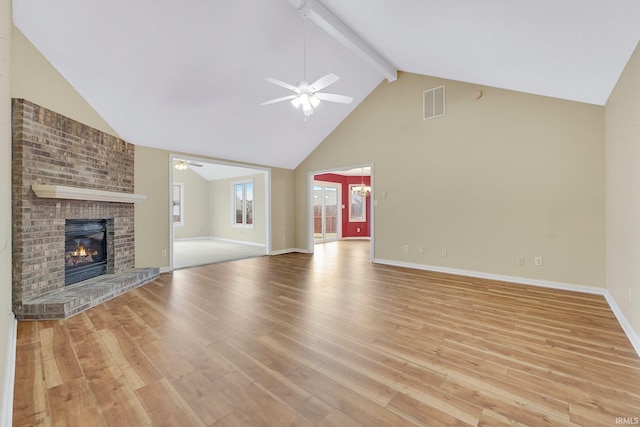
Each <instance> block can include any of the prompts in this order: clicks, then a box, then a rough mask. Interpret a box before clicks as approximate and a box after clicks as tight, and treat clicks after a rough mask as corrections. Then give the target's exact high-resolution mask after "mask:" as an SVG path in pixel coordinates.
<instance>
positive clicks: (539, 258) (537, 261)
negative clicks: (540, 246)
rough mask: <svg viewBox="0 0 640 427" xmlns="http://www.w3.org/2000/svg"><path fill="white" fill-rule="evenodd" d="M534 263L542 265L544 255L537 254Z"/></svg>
mask: <svg viewBox="0 0 640 427" xmlns="http://www.w3.org/2000/svg"><path fill="white" fill-rule="evenodd" d="M533 263H534V264H535V265H537V266H538V267H540V266H542V257H541V256H537V257H535V258H534V259H533Z"/></svg>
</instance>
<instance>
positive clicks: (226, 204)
mask: <svg viewBox="0 0 640 427" xmlns="http://www.w3.org/2000/svg"><path fill="white" fill-rule="evenodd" d="M246 179H253V198H254V202H253V203H254V208H253V209H254V215H253V217H254V227H253V228H245V227H234V226H232V225H231V219H232V216H231V212H232V207H231V203H232V199H231V194H232V193H231V192H232V188H231V185H232V183H233V182H236V181H242V180H246ZM209 199H210V200H211V235H212V236H213V237H218V238H222V239H228V240H236V241H241V242H248V243H259V244H263V245H264V244H266V232H267V228H266V223H265V209H266V203H265V174H264V173H259V174H255V175H251V176H245V177H238V178H233V179H219V180H216V181H212V182H211V186H210V193H209Z"/></svg>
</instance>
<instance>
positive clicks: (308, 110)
mask: <svg viewBox="0 0 640 427" xmlns="http://www.w3.org/2000/svg"><path fill="white" fill-rule="evenodd" d="M299 12H300V14H301V15H302V17H303V18H304V50H303V80H302V81H301V82H298V84H297V85H296V86H294V85H291V84H289V83H285V82H283V81H281V80H278V79H274V78H271V77H269V78H266V79H265V80H266V81H268V82H269V83H273V84H275V85H278V86H280V87H283V88H285V89H289V90H291V91H293V92H295V95H288V96H283V97H282V98H276V99H272V100H271V101H266V102H263V103H262V104H260V105H269V104H275V103H277V102H282V101H291V103H292V104H293V105H294V107H296V108H299V107H300V106H302V112H303V113H304V118H305V121H306V120H307V118H309V116H311V114H313V109H314V108H316V107H317V106H318V105H319V104H320V101H329V102H337V103H340V104H351V102H352V101H353V98H352V97H350V96H345V95H337V94H335V93H323V92H319V91H320V90H322V89H324V88H325V87H327V86H329V85H332V84H333V83H335V82H336V81H338V80H339V79H340V77H338V76H336V75H335V74H333V73H329V74H327V75H326V76H324V77H320V78H319V79H318V80H316V81H315V82H313V83H311V84H309V82H308V81H307V14H308V11H306V10H305V9H304V8H301V9H300V10H299Z"/></svg>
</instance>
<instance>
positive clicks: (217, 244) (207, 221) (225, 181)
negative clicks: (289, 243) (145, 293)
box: [170, 154, 271, 270]
mask: <svg viewBox="0 0 640 427" xmlns="http://www.w3.org/2000/svg"><path fill="white" fill-rule="evenodd" d="M170 168H171V169H170V170H171V172H170V178H171V179H170V181H171V189H170V194H171V200H170V203H171V206H170V210H171V213H170V217H171V228H170V255H171V258H170V260H171V264H170V267H171V269H172V270H173V269H178V268H185V267H193V266H197V265H205V264H212V263H216V262H223V261H231V260H236V259H243V258H251V257H256V256H262V255H268V254H269V253H270V251H271V247H270V233H271V220H270V210H271V209H270V203H271V170H270V169H269V168H260V167H253V166H250V167H247V166H244V165H240V164H234V163H227V162H218V161H212V160H208V159H202V158H194V157H185V156H180V155H177V154H173V155H171V156H170Z"/></svg>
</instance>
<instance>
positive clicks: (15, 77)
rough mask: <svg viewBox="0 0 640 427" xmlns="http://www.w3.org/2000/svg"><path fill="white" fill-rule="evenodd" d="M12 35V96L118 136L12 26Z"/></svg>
mask: <svg viewBox="0 0 640 427" xmlns="http://www.w3.org/2000/svg"><path fill="white" fill-rule="evenodd" d="M12 34H13V40H12V43H11V47H12V52H11V57H12V60H11V75H12V78H11V97H12V98H24V99H27V100H29V101H31V102H34V103H36V104H38V105H41V106H43V107H45V108H48V109H50V110H53V111H55V112H57V113H60V114H63V115H65V116H67V117H70V118H72V119H74V120H77V121H79V122H81V123H84V124H87V125H89V126H92V127H94V128H96V129H99V130H101V131H104V132H107V133H108V134H110V135H114V136H119V135H118V134H117V133H116V132H115V131H114V130H113V129H112V128H111V126H109V124H108V123H107V122H106V121H104V119H103V118H102V117H100V115H99V114H98V113H96V111H95V110H94V109H93V108H92V107H91V106H90V105H89V104H88V103H87V102H86V101H85V100H84V98H83V97H82V96H81V95H80V94H79V93H78V92H77V91H76V90H75V89H74V88H73V87H72V86H71V85H70V84H69V82H67V80H66V79H65V78H64V77H62V76H61V75H60V73H58V71H57V70H56V69H55V68H54V67H53V66H52V65H51V63H50V62H49V61H47V59H46V58H45V57H44V56H42V54H41V53H40V52H39V51H38V50H37V49H36V48H35V47H34V46H33V45H32V44H31V42H30V41H29V40H28V39H27V38H26V37H25V36H24V34H22V32H21V31H20V30H19V29H18V28H16V27H15V26H13V25H12Z"/></svg>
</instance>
